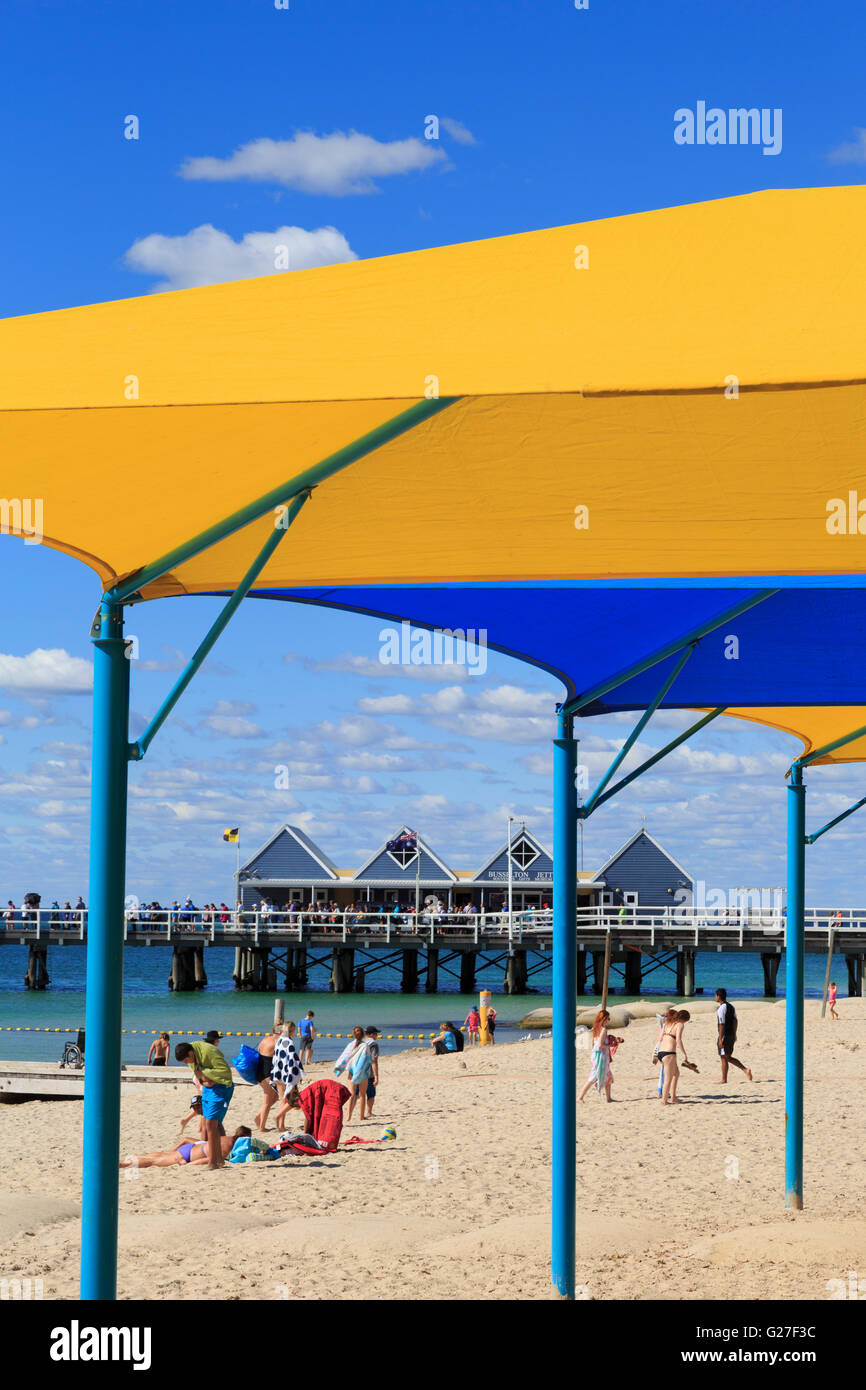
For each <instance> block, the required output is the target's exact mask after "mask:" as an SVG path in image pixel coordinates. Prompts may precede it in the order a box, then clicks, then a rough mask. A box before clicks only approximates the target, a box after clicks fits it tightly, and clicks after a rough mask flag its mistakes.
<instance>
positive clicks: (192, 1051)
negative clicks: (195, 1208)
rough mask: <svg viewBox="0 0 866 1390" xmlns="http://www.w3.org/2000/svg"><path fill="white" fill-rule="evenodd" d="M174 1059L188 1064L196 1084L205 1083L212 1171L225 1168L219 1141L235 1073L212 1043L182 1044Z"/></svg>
mask: <svg viewBox="0 0 866 1390" xmlns="http://www.w3.org/2000/svg"><path fill="white" fill-rule="evenodd" d="M174 1055H175V1058H176V1060H177V1061H178V1062H186V1064H187V1066H188V1067H189V1068H190V1070H191V1071H192V1074H193V1076H194V1077H195V1079H196V1081H200V1082H201V1113H202V1118H203V1120H204V1122H205V1129H206V1130H207V1139H208V1153H209V1155H210V1157H209V1159H208V1167H209V1168H221V1167H222V1166H223V1158H222V1149H221V1146H220V1142H219V1141H220V1137H221V1135H222V1134H223V1133H224V1130H223V1120H224V1119H225V1117H226V1112H227V1110H228V1108H229V1102H230V1101H231V1098H232V1092H233V1091H234V1088H235V1087H234V1082H233V1081H232V1069H231V1067H230V1066H229V1064H228V1062H227V1061H226V1059H225V1057H224V1056H223V1054H222V1053H221V1052H220V1050H219V1048H218V1047H214V1046H213V1045H212V1044H211V1043H208V1042H194V1043H178V1045H177V1047H176V1048H175V1049H174Z"/></svg>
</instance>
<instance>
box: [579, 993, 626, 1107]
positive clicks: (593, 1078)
mask: <svg viewBox="0 0 866 1390" xmlns="http://www.w3.org/2000/svg"><path fill="white" fill-rule="evenodd" d="M609 1022H610V1014H609V1013H608V1011H607V1009H599V1011H598V1013H597V1014H596V1016H595V1022H594V1023H593V1025H592V1060H591V1062H590V1066H589V1080H588V1081H587V1083H586V1085H585V1086H584V1088H583V1090H582V1091H581V1093H580V1095H579V1096H578V1098H577V1099H578V1102H579V1103H580V1104H581V1105H582V1104H583V1098H584V1096H585V1095H586V1093H587V1091H588V1090H589V1088H590V1087H591V1086H594V1087H595V1089H596V1090H597V1091H598V1093H599V1095H601V1093H602V1091H603V1092H604V1098H605V1100H606V1101H610V1087H611V1083H612V1081H613V1072H612V1071H611V1069H610V1059H611V1053H612V1052H615V1051H616V1049H617V1047H618V1046H619V1044H620V1043H621V1042H622V1038H615V1037H614V1036H613V1034H611V1033H609V1032H608V1031H607V1025H608V1023H609Z"/></svg>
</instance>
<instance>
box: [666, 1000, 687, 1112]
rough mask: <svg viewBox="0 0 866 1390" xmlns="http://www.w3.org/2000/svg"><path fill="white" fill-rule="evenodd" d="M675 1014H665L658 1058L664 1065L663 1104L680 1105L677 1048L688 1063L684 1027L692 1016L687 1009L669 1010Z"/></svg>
mask: <svg viewBox="0 0 866 1390" xmlns="http://www.w3.org/2000/svg"><path fill="white" fill-rule="evenodd" d="M668 1012H669V1013H672V1014H673V1018H670V1019H669V1018H668V1017H667V1015H665V1023H664V1027H663V1028H662V1035H661V1038H660V1040H659V1050H658V1059H659V1061H660V1062H661V1064H662V1066H663V1067H664V1086H663V1087H662V1094H661V1103H662V1105H679V1104H680V1100H679V1097H678V1096H677V1082H678V1081H679V1079H680V1069H679V1067H678V1066H677V1048H679V1049H680V1051H681V1052H682V1054H683V1062H685V1063H688V1060H689V1059H688V1057H687V1056H686V1049H685V1044H684V1042H683V1029H684V1028H685V1026H686V1024H687V1023H688V1021H689V1019H690V1018H691V1014H690V1013H689V1012H688V1010H687V1009H672V1010H669V1011H668Z"/></svg>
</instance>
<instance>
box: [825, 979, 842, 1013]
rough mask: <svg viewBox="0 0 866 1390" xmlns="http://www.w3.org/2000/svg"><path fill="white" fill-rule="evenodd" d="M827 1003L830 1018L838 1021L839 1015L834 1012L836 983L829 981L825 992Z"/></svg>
mask: <svg viewBox="0 0 866 1390" xmlns="http://www.w3.org/2000/svg"><path fill="white" fill-rule="evenodd" d="M827 1003H828V1004H829V1005H830V1017H831V1018H835V1019H836V1020H837V1021H838V1018H839V1015H838V1014H837V1012H836V981H835V980H831V981H830V988H829V989H828V991H827Z"/></svg>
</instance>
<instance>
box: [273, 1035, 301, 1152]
mask: <svg viewBox="0 0 866 1390" xmlns="http://www.w3.org/2000/svg"><path fill="white" fill-rule="evenodd" d="M294 1033H295V1025H294V1023H286V1024H284V1025H283V1030H282V1032H281V1033H280V1034H279V1035H278V1037H277V1045H276V1047H275V1048H274V1064H273V1069H272V1071H271V1075H270V1081H271V1085H272V1086H273V1087H274V1089H275V1090H276V1092H277V1094H278V1095H279V1097H280V1106H279V1109H278V1110H277V1113H276V1115H275V1116H274V1123H275V1124H276V1126H277V1129H278V1130H283V1129H285V1127H286V1126H285V1118H286V1115H287V1114H288V1112H289V1105H288V1103H287V1098H288V1096H289V1093H290V1091H291V1090H292V1089H293V1088H294V1087H295V1086H300V1084H301V1080H302V1078H303V1075H304V1068H303V1067H302V1066H301V1063H300V1060H299V1058H298V1054H297V1052H296V1051H295V1044H294V1042H293V1038H294Z"/></svg>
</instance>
